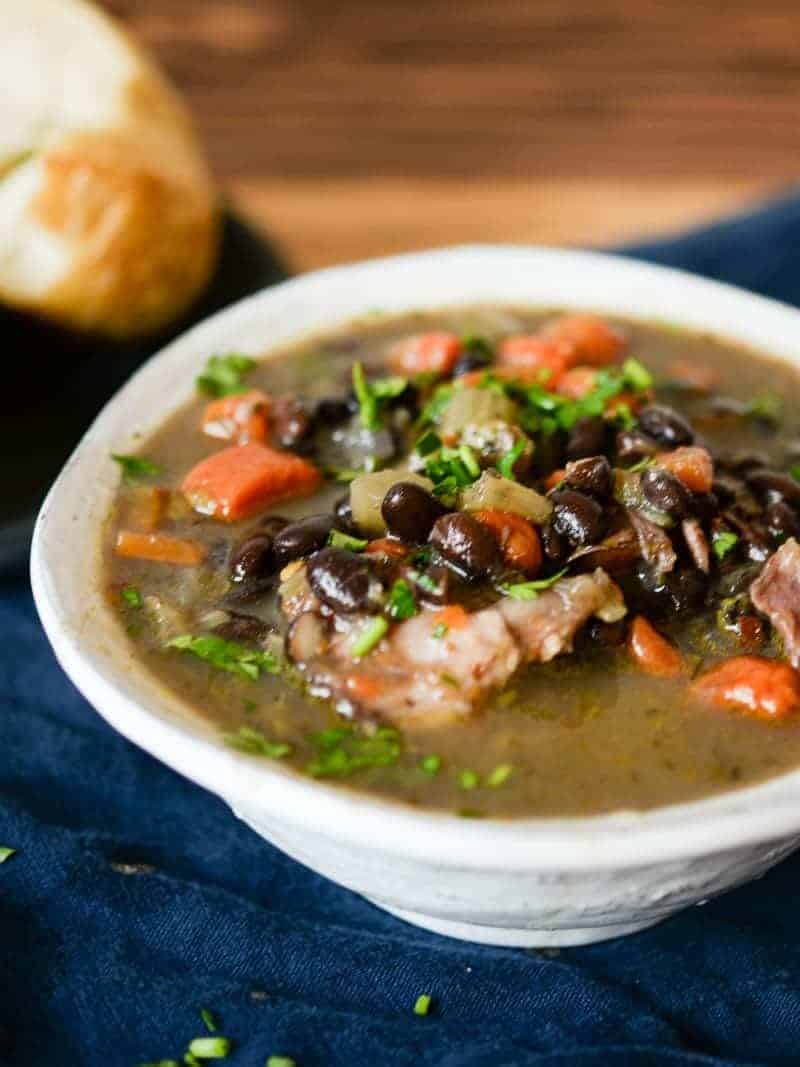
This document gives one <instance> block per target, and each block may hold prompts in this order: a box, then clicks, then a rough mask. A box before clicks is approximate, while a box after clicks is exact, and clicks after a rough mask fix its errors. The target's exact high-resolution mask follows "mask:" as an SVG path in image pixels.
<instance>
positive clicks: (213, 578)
mask: <svg viewBox="0 0 800 1067" xmlns="http://www.w3.org/2000/svg"><path fill="white" fill-rule="evenodd" d="M268 341H269V338H265V346H266V345H267V343H268ZM799 401H800V377H798V374H797V373H796V372H795V371H794V370H793V369H792V368H791V367H789V366H787V365H785V364H782V363H780V362H777V361H775V360H771V359H769V357H768V356H766V355H762V354H759V353H756V352H752V351H747V350H744V349H742V348H739V347H736V346H734V345H732V344H730V343H726V342H724V341H722V340H720V339H717V338H715V337H711V336H706V335H701V334H696V333H690V332H686V331H684V330H677V329H673V328H671V327H668V326H666V325H663V324H653V323H646V322H634V321H617V320H613V319H603V318H600V317H598V316H591V315H583V314H582V315H572V314H569V313H567V312H554V311H550V310H548V311H539V310H526V309H518V308H503V307H473V308H459V309H453V310H443V311H440V312H435V313H434V312H425V313H418V314H406V315H402V316H389V315H383V314H380V313H377V312H376V313H375V314H373V315H370V316H367V317H365V318H364V319H362V320H360V321H357V322H354V323H351V324H349V325H348V326H347V327H346V328H338V329H336V330H335V331H331V332H329V333H326V334H321V335H318V336H315V337H313V338H310V339H305V340H303V341H301V342H298V343H296V344H294V345H292V346H288V347H285V348H282V349H280V350H276V351H272V350H270V352H269V358H268V359H264V360H263V361H255V360H251V359H248V358H245V357H241V356H238V355H236V354H223V355H216V356H212V357H211V358H210V359H209V361H208V364H207V366H206V368H205V369H204V370H203V371H202V373H201V374H200V375H199V377H198V379H197V398H196V400H195V401H193V402H192V403H190V404H188V405H187V406H186V407H184V408H183V409H182V410H180V411H178V412H177V413H176V414H175V415H174V416H173V417H171V418H170V419H169V420H168V421H167V422H165V424H164V425H163V426H162V427H161V428H160V429H159V430H158V431H157V432H156V433H154V434H153V435H152V436H150V437H148V438H147V439H146V440H144V441H143V442H142V444H141V448H140V450H139V452H138V453H137V455H135V456H132V455H125V456H116V457H114V458H115V459H116V461H117V462H118V463H119V465H120V467H121V474H122V477H121V481H120V487H119V491H118V493H117V497H116V501H115V504H114V508H113V512H112V514H111V515H110V517H109V521H108V525H107V530H106V558H105V567H106V576H105V581H106V586H107V590H108V597H109V599H110V602H111V604H112V605H113V607H114V609H115V611H116V612H117V613H118V616H119V619H120V624H121V625H123V626H124V627H125V628H126V630H127V632H128V634H129V637H130V641H131V642H132V645H133V647H134V650H135V654H136V657H137V659H138V660H139V662H140V663H141V664H142V666H143V668H145V669H147V670H148V671H151V672H153V673H154V674H155V675H157V676H158V677H159V679H161V680H162V681H163V683H164V684H165V685H166V686H168V687H169V688H170V689H171V690H173V691H174V692H176V693H178V694H180V695H181V697H183V698H185V700H186V701H187V702H188V703H189V704H190V705H191V706H192V707H193V708H194V709H196V711H197V712H198V713H199V714H200V715H202V716H205V717H207V718H208V719H210V720H211V721H212V722H213V723H215V724H216V725H217V726H218V727H219V729H220V731H221V732H222V734H223V735H224V737H225V739H226V741H227V742H228V743H229V744H231V745H233V746H234V747H237V748H239V749H241V750H243V751H245V752H248V753H250V754H251V755H252V758H254V759H267V760H270V759H272V760H281V761H284V762H285V763H287V764H290V765H292V766H293V767H295V768H296V769H297V770H298V771H300V772H301V773H304V774H308V775H311V776H312V777H315V778H318V779H321V780H325V781H331V782H336V783H339V784H341V785H342V786H347V787H351V788H356V789H359V790H363V791H368V792H370V793H377V794H381V795H384V796H387V797H392V798H394V799H396V800H399V801H404V802H406V803H408V804H413V805H420V806H424V807H428V808H437V809H444V810H449V811H453V812H458V813H460V814H462V815H464V816H472V817H480V816H489V815H491V816H525V815H585V814H592V813H599V812H606V811H611V810H615V809H622V808H633V809H648V808H652V807H655V806H658V805H663V804H669V803H675V802H680V801H686V800H690V799H692V798H697V797H701V796H706V795H709V794H712V793H718V792H720V791H723V790H727V789H731V788H733V787H738V786H742V785H745V784H751V783H754V782H758V781H762V780H764V779H766V778H768V777H770V776H772V775H775V774H778V773H780V772H783V771H786V770H788V769H791V768H793V767H796V766H798V764H800V681H799V680H798V678H799V676H798V674H797V673H796V671H795V669H794V668H795V666H796V665H797V663H798V657H800V636H799V635H800V630H799V629H798V619H797V615H796V612H795V608H796V605H797V604H799V603H800V598H799V597H798V596H797V595H796V594H797V593H798V592H800V546H799V545H798V543H797V541H796V540H795V537H796V536H798V535H799V534H800V483H798V482H797V481H796V480H795V476H794V475H793V473H792V471H793V469H794V465H795V464H796V463H800V447H798V446H800V433H799V432H798V430H799V429H800V428H799V427H798V425H797V420H796V417H795V415H794V412H796V411H797V410H798V402H799ZM111 461H112V460H111V457H110V458H109V462H111ZM795 474H797V475H798V476H800V469H795Z"/></svg>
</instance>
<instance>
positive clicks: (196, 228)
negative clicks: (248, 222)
mask: <svg viewBox="0 0 800 1067" xmlns="http://www.w3.org/2000/svg"><path fill="white" fill-rule="evenodd" d="M27 2H32V3H34V4H35V3H37V2H38V0H26V3H27ZM59 3H61V4H66V5H69V6H74V7H76V8H78V9H81V8H82V9H84V10H85V11H87V14H90V15H91V18H92V19H93V20H96V19H97V18H98V15H99V13H98V12H97V11H95V10H94V9H92V8H90V7H89V6H88V5H86V4H85V3H84V2H83V0H59ZM101 17H102V18H103V20H104V21H107V20H106V19H105V16H101ZM2 22H3V19H2V15H0V40H2V37H3V34H2ZM109 27H111V32H112V33H113V35H114V42H113V43H114V47H115V48H119V46H120V42H121V41H122V42H124V49H125V52H126V53H127V55H126V57H125V58H126V59H127V60H128V61H129V70H130V74H129V76H128V77H127V80H126V82H125V84H124V85H123V86H121V87H120V86H114V87H113V91H114V92H116V93H117V95H118V103H117V106H116V107H115V111H114V118H113V123H112V124H108V125H106V126H104V127H101V128H91V127H90V128H80V127H76V128H74V129H69V128H67V129H62V130H59V131H58V132H57V133H56V135H55V136H51V137H49V138H48V139H47V141H46V143H43V144H41V145H38V146H35V147H33V148H32V149H31V152H30V156H29V158H27V159H25V160H23V162H22V166H28V165H31V164H35V165H36V166H37V174H38V175H39V178H38V180H37V182H36V184H35V188H34V189H33V190H32V192H31V195H30V198H29V200H28V201H27V204H26V205H25V209H24V212H22V214H21V217H20V221H19V224H18V225H17V226H16V228H15V232H14V234H13V237H14V240H15V242H17V243H18V244H20V245H21V246H24V243H25V241H26V240H28V241H29V244H30V247H34V244H35V238H36V236H37V235H41V234H44V235H46V237H47V239H48V240H50V239H52V240H53V241H54V242H56V246H57V247H58V248H59V250H60V251H61V252H62V255H63V260H64V265H65V269H63V270H61V271H59V272H58V273H59V276H58V277H57V278H55V279H54V280H53V281H52V283H51V284H49V285H48V286H47V288H45V289H44V290H43V291H42V289H41V287H40V286H37V285H35V284H31V282H30V273H31V272H30V269H29V270H28V272H27V275H26V276H23V274H22V272H19V271H17V272H16V273H15V271H14V265H13V260H12V261H11V262H10V263H7V264H5V265H2V264H0V299H2V300H3V301H4V302H5V303H7V304H8V305H10V306H12V307H15V308H19V309H23V310H26V311H30V312H33V313H35V314H39V315H42V316H44V317H47V318H50V319H52V320H53V321H56V322H58V323H60V324H61V325H63V326H66V327H68V328H71V329H77V330H80V331H84V332H89V333H98V334H103V335H106V336H109V337H113V338H118V339H127V338H131V337H135V336H140V335H144V334H148V333H152V332H155V331H157V330H159V329H160V328H162V327H164V326H165V325H167V324H168V323H169V322H170V321H171V320H173V319H175V318H176V317H178V316H179V315H180V314H181V313H182V312H183V311H185V310H186V308H187V307H188V305H189V304H190V303H191V302H192V301H193V300H194V299H195V298H196V297H197V296H198V295H199V293H200V292H201V290H202V289H203V288H204V287H205V285H206V284H207V283H208V280H209V278H210V275H211V272H212V270H213V266H214V263H215V260H216V255H217V249H218V242H219V212H218V205H217V197H216V193H215V189H214V185H213V182H212V179H211V175H210V172H209V169H208V166H207V164H206V162H205V160H204V158H203V155H202V153H201V151H200V149H199V146H198V143H197V139H196V137H195V134H194V131H193V128H192V124H191V121H190V119H189V116H188V114H187V112H186V110H185V108H184V107H183V105H182V103H181V101H180V100H179V98H178V96H177V94H176V93H175V92H174V91H173V90H172V88H171V87H170V86H169V84H168V83H167V82H166V80H165V79H164V78H163V77H162V75H161V74H160V73H159V72H158V71H157V70H156V68H155V67H154V66H153V65H152V64H151V63H150V62H149V61H148V60H147V59H146V58H145V57H144V56H143V55H142V54H141V53H140V52H139V50H138V49H137V48H136V47H135V46H134V45H133V44H132V43H131V42H130V40H128V39H127V37H126V36H125V35H124V34H122V33H121V32H120V31H119V30H117V29H116V27H112V24H110V23H109V25H108V26H107V27H106V28H107V29H108V28H109ZM1 54H2V50H1V49H0V55H1ZM75 77H80V72H79V71H76V72H75ZM2 162H3V161H2V160H0V174H2V169H3V167H2ZM12 170H13V168H12ZM27 228H29V230H28V229H27ZM34 263H35V259H34Z"/></svg>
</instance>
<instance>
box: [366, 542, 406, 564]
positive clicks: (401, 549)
mask: <svg viewBox="0 0 800 1067" xmlns="http://www.w3.org/2000/svg"><path fill="white" fill-rule="evenodd" d="M409 551H410V549H409V547H408V545H404V544H403V542H402V541H393V540H392V538H391V537H379V538H377V540H375V541H370V543H369V544H368V545H367V547H366V548H365V549H364V555H366V556H386V557H388V558H389V559H405V558H406V556H407V555H408V553H409Z"/></svg>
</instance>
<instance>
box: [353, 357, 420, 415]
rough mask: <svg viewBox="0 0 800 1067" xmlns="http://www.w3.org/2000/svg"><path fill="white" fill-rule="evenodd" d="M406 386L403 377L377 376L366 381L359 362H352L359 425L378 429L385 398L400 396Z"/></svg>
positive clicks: (406, 383) (406, 382) (390, 398)
mask: <svg viewBox="0 0 800 1067" xmlns="http://www.w3.org/2000/svg"><path fill="white" fill-rule="evenodd" d="M407 387H408V381H407V379H405V378H379V379H377V380H376V381H371V382H368V381H367V378H366V375H365V374H364V368H363V366H362V365H361V363H359V362H356V363H354V364H353V392H354V393H355V395H356V400H357V401H358V410H359V414H360V417H361V425H362V426H363V427H364V428H365V429H367V430H378V429H380V425H381V408H382V407H383V405H384V404H385V403H386V401H387V400H392V399H393V398H394V397H398V396H400V394H401V393H403V392H405V390H406V389H407Z"/></svg>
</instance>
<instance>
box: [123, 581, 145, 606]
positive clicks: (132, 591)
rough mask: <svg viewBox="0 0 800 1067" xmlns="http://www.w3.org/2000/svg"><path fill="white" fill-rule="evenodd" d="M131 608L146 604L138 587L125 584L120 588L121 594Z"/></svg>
mask: <svg viewBox="0 0 800 1067" xmlns="http://www.w3.org/2000/svg"><path fill="white" fill-rule="evenodd" d="M119 595H120V596H121V597H122V599H123V600H124V601H125V603H126V604H127V605H128V607H129V608H140V607H141V606H142V604H144V600H143V599H142V594H141V593H140V592H139V590H138V589H137V588H136V586H135V585H125V586H123V587H122V589H121V590H120V594H119Z"/></svg>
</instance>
